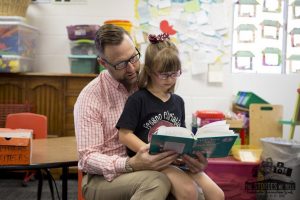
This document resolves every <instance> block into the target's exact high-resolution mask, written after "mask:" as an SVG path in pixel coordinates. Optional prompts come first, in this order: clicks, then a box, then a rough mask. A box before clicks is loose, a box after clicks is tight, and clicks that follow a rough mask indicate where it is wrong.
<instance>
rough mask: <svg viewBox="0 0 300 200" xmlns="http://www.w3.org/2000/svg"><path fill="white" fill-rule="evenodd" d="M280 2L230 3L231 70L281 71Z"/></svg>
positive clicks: (248, 71) (267, 0) (239, 1)
mask: <svg viewBox="0 0 300 200" xmlns="http://www.w3.org/2000/svg"><path fill="white" fill-rule="evenodd" d="M284 3H285V2H284V1H282V0H272V1H269V0H238V1H236V2H235V3H234V13H233V35H232V72H245V73H276V74H280V73H281V72H282V67H283V59H282V56H283V54H282V53H283V52H282V49H283V45H284V43H283V21H284V20H283V17H284V16H283V10H282V7H283V6H284V5H283V4H284Z"/></svg>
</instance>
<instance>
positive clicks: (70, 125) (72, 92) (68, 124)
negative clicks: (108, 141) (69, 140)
mask: <svg viewBox="0 0 300 200" xmlns="http://www.w3.org/2000/svg"><path fill="white" fill-rule="evenodd" d="M93 78H94V77H66V90H65V103H66V105H65V108H66V109H65V111H66V112H65V120H66V121H65V132H64V133H65V134H66V136H73V135H75V130H74V116H73V110H74V104H75V102H76V100H77V97H78V95H79V93H80V91H81V90H82V89H83V88H84V87H85V86H86V85H87V84H88V83H89V82H90V81H91V80H92V79H93Z"/></svg>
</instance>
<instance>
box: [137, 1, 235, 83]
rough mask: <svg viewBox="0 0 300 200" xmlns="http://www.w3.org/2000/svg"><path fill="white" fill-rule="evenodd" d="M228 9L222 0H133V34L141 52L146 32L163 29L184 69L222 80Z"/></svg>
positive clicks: (226, 57) (226, 54)
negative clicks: (175, 49) (211, 71)
mask: <svg viewBox="0 0 300 200" xmlns="http://www.w3.org/2000/svg"><path fill="white" fill-rule="evenodd" d="M228 9H229V8H228V6H226V4H225V3H224V1H222V0H218V1H199V0H172V1H171V0H167V1H158V0H154V1H146V0H136V1H135V18H136V23H135V25H136V27H135V29H134V38H135V41H136V43H137V44H138V46H139V48H140V51H141V53H142V55H143V52H144V51H145V49H146V46H147V43H148V40H147V36H148V35H149V34H160V33H166V34H168V35H169V37H170V39H171V40H172V41H173V42H174V43H176V45H177V47H178V49H179V54H180V58H181V61H182V66H183V73H186V72H190V73H191V74H192V75H202V74H206V73H207V74H209V75H208V77H209V79H208V80H209V81H213V82H222V81H223V78H222V76H223V67H224V66H226V65H228V64H229V63H230V50H229V47H230V43H231V41H230V37H229V34H230V32H229V24H230V17H229V16H228V13H229V10H228ZM143 60H144V59H143V58H141V61H142V62H143ZM214 66H217V67H214ZM210 70H213V73H209V72H210ZM201 77H205V76H201Z"/></svg>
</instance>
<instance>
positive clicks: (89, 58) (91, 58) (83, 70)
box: [69, 55, 98, 74]
mask: <svg viewBox="0 0 300 200" xmlns="http://www.w3.org/2000/svg"><path fill="white" fill-rule="evenodd" d="M69 61H70V66H71V73H74V74H95V73H98V63H97V56H95V55H69Z"/></svg>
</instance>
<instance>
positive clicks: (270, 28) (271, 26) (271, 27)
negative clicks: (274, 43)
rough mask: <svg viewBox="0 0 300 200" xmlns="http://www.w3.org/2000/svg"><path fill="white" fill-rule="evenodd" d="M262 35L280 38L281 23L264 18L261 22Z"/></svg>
mask: <svg viewBox="0 0 300 200" xmlns="http://www.w3.org/2000/svg"><path fill="white" fill-rule="evenodd" d="M260 25H261V27H262V28H261V37H263V38H269V39H276V40H278V38H279V29H280V27H281V24H280V23H279V22H278V21H275V20H264V21H262V22H261V24H260Z"/></svg>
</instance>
